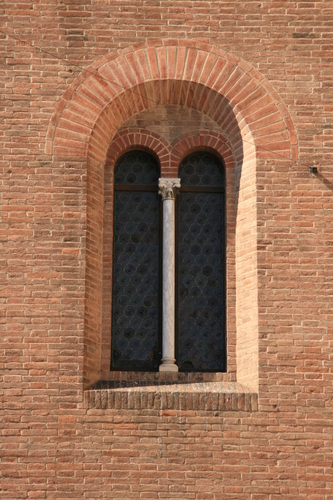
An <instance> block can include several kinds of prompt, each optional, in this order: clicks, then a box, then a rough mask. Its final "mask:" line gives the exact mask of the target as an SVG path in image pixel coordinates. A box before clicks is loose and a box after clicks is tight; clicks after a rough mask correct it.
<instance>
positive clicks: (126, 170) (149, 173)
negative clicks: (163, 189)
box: [114, 151, 159, 186]
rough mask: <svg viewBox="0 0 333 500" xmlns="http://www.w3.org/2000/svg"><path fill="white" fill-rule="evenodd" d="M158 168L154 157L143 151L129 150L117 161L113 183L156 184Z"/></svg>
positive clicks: (132, 184)
mask: <svg viewBox="0 0 333 500" xmlns="http://www.w3.org/2000/svg"><path fill="white" fill-rule="evenodd" d="M158 177H159V168H158V165H157V162H156V160H155V158H153V157H152V156H151V155H150V154H148V153H146V152H145V151H130V152H129V153H126V154H125V155H123V156H122V157H121V158H120V159H119V160H118V161H117V165H116V168H115V172H114V183H115V185H123V186H125V185H128V186H157V183H158Z"/></svg>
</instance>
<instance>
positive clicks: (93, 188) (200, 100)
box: [46, 40, 297, 390]
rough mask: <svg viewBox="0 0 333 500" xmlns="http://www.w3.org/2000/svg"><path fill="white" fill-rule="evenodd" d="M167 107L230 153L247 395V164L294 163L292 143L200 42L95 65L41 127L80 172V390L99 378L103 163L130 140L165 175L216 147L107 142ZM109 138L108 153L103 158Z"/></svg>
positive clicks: (268, 107) (253, 78)
mask: <svg viewBox="0 0 333 500" xmlns="http://www.w3.org/2000/svg"><path fill="white" fill-rule="evenodd" d="M170 104H172V105H178V106H180V107H183V108H185V107H186V108H194V109H196V110H198V111H199V112H200V113H202V114H203V115H205V116H207V117H209V118H210V119H211V120H213V121H214V123H215V124H216V126H217V127H218V128H219V130H221V133H223V137H224V139H223V141H224V146H223V148H226V145H228V152H227V151H225V150H223V158H224V161H225V162H226V157H225V155H228V154H230V155H232V158H233V161H234V164H235V183H234V189H235V192H236V197H237V200H236V203H235V207H236V209H237V224H236V229H235V247H236V252H235V258H236V263H237V265H236V270H237V272H236V289H237V293H236V295H237V298H236V323H237V377H238V380H239V381H240V382H242V383H246V384H247V385H248V386H249V387H251V388H252V389H253V390H257V387H258V369H257V366H258V342H257V338H258V317H257V316H256V313H255V311H256V310H257V305H256V304H257V289H258V286H257V264H256V252H257V238H256V231H257V226H256V224H257V222H256V220H257V219H256V188H255V186H256V168H257V161H258V159H278V158H281V157H283V158H286V159H294V158H296V157H297V143H296V135H295V131H294V128H293V124H292V122H291V119H290V117H289V115H288V112H287V110H286V108H285V106H284V104H283V102H282V101H281V99H280V98H279V96H278V95H277V94H276V92H275V91H274V89H273V88H272V86H271V85H270V84H269V82H268V81H267V80H265V79H264V77H263V76H262V75H260V74H259V73H258V72H257V71H256V70H255V69H254V68H252V67H251V66H250V65H249V64H248V63H246V62H245V61H243V60H240V59H238V58H236V57H234V56H233V55H232V54H230V53H228V52H226V51H224V50H220V49H218V48H216V47H212V46H209V45H207V44H203V43H200V42H190V41H176V40H164V41H162V42H158V41H157V42H155V43H152V42H149V44H141V45H137V46H132V47H128V48H127V49H124V50H119V51H116V52H114V53H112V54H109V55H106V56H103V57H101V58H99V59H98V60H97V61H96V62H95V63H94V64H93V65H91V66H90V67H89V68H88V69H87V70H86V71H84V72H83V73H82V75H81V76H80V77H79V78H78V79H77V80H76V81H75V82H74V83H73V84H72V86H71V87H70V88H69V89H68V90H67V91H66V93H65V94H64V96H63V98H62V99H61V101H60V102H59V104H58V106H57V109H56V111H55V113H54V115H53V117H52V120H51V122H50V126H49V129H48V133H47V140H46V152H47V153H48V154H50V155H52V156H53V158H54V160H57V161H69V160H72V159H75V160H80V161H82V162H83V164H85V163H86V168H87V239H86V318H85V366H84V383H85V384H86V385H89V384H90V383H92V382H94V381H96V380H97V379H98V378H99V377H100V373H101V356H102V355H101V351H102V322H103V320H102V317H103V307H102V304H103V259H105V255H104V257H103V238H104V236H103V217H104V216H105V208H104V201H105V200H104V196H105V179H106V178H105V176H106V171H105V170H104V167H105V165H106V164H108V163H109V162H111V163H112V158H114V157H115V156H113V157H112V155H117V148H118V150H119V151H120V150H122V149H123V147H124V148H125V149H126V147H127V146H128V147H131V144H132V142H133V144H134V143H137V142H136V138H137V140H138V141H148V142H149V141H151V142H150V144H149V145H148V143H146V144H145V145H144V146H145V147H148V148H149V149H151V150H153V151H155V152H156V148H158V147H161V148H162V149H161V151H163V152H162V157H160V156H159V154H158V156H159V157H160V161H161V163H162V164H163V165H164V166H165V168H166V169H167V168H168V169H169V172H170V174H171V172H172V171H173V169H175V168H176V167H177V166H178V163H177V162H178V159H179V158H180V157H181V156H182V154H184V155H185V152H184V151H185V150H186V147H187V146H189V149H188V150H190V149H191V148H195V147H200V146H204V147H212V148H213V149H215V150H216V148H217V145H215V146H213V145H212V144H211V145H209V146H208V144H201V143H200V141H203V142H205V141H208V136H209V134H207V136H205V135H204V134H203V135H201V136H200V138H198V137H197V138H196V137H195V136H193V135H192V136H191V137H187V138H184V137H183V138H182V139H181V140H180V141H178V142H177V141H176V142H175V143H174V144H173V145H172V148H171V146H170V148H169V145H167V144H163V141H161V140H160V144H159V145H157V144H153V141H152V138H153V134H151V133H150V134H148V133H145V134H146V135H145V134H142V135H141V136H140V134H139V136H137V137H136V138H135V137H133V136H131V134H127V136H126V133H125V134H124V136H121V135H119V136H118V138H117V137H116V136H117V133H118V131H119V130H120V129H121V128H122V127H123V125H124V124H125V123H126V122H127V121H128V120H129V119H130V118H131V117H132V116H134V115H136V114H138V113H140V112H143V111H145V110H147V109H153V108H154V107H156V106H159V105H170ZM125 136H126V137H127V138H126V139H125ZM114 139H115V142H114V143H113V144H114V146H113V147H114V148H115V149H114V150H111V149H110V150H109V146H110V144H111V142H112V141H113V140H114ZM155 139H156V140H157V141H158V139H157V137H155ZM209 140H210V141H212V138H211V137H210V139H209ZM124 141H125V142H124ZM126 141H128V144H127V145H126ZM185 144H186V147H185V146H184V145H185ZM184 147H185V149H184ZM221 147H222V146H221ZM163 148H164V150H163ZM108 151H109V153H108ZM167 157H169V160H168V161H169V165H167V161H166V159H167ZM109 164H110V163H109ZM244 276H246V280H244V279H243V278H242V277H244ZM249 298H250V300H249ZM249 303H251V306H249Z"/></svg>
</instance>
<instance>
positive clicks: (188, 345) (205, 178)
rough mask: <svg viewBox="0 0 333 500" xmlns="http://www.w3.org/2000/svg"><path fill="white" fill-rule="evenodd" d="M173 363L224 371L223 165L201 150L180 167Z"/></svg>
mask: <svg viewBox="0 0 333 500" xmlns="http://www.w3.org/2000/svg"><path fill="white" fill-rule="evenodd" d="M179 177H180V178H181V190H180V194H179V200H178V245H177V251H178V258H177V321H176V325H177V364H178V367H179V370H181V371H224V370H225V264H224V261H225V257H224V256H225V252H224V232H225V229H224V193H223V191H224V170H223V165H222V164H221V162H220V161H219V160H218V159H217V158H216V157H215V156H214V155H211V154H208V153H205V152H199V153H194V154H191V155H190V156H188V157H187V158H185V160H183V162H182V163H181V165H180V167H179Z"/></svg>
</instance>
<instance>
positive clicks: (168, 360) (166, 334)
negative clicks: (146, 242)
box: [158, 178, 180, 372]
mask: <svg viewBox="0 0 333 500" xmlns="http://www.w3.org/2000/svg"><path fill="white" fill-rule="evenodd" d="M158 187H159V194H160V195H162V201H163V278H162V279H163V284H162V364H161V365H160V368H159V369H160V372H177V371H178V366H177V365H176V364H175V361H176V359H175V244H176V242H175V199H176V194H177V192H178V190H179V188H180V179H171V178H162V179H159V183H158Z"/></svg>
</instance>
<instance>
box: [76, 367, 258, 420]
mask: <svg viewBox="0 0 333 500" xmlns="http://www.w3.org/2000/svg"><path fill="white" fill-rule="evenodd" d="M114 373H115V375H116V376H115V377H114V378H113V380H107V381H100V382H97V383H96V384H95V385H94V386H92V387H90V388H89V389H87V390H85V391H84V406H85V408H88V409H93V408H94V409H122V410H125V409H126V410H149V409H150V410H163V411H164V410H182V411H183V410H192V411H222V410H223V411H257V410H258V394H256V393H253V392H251V390H250V389H248V388H247V387H245V386H243V385H241V384H238V383H237V382H224V381H221V380H216V379H219V378H221V377H220V376H221V375H223V374H212V373H200V374H197V373H189V374H187V373H172V374H171V373H156V374H155V373H137V372H132V373H131V372H125V373H126V376H125V373H124V372H122V373H121V372H120V373H121V375H120V376H119V378H118V376H117V373H119V372H114Z"/></svg>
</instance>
